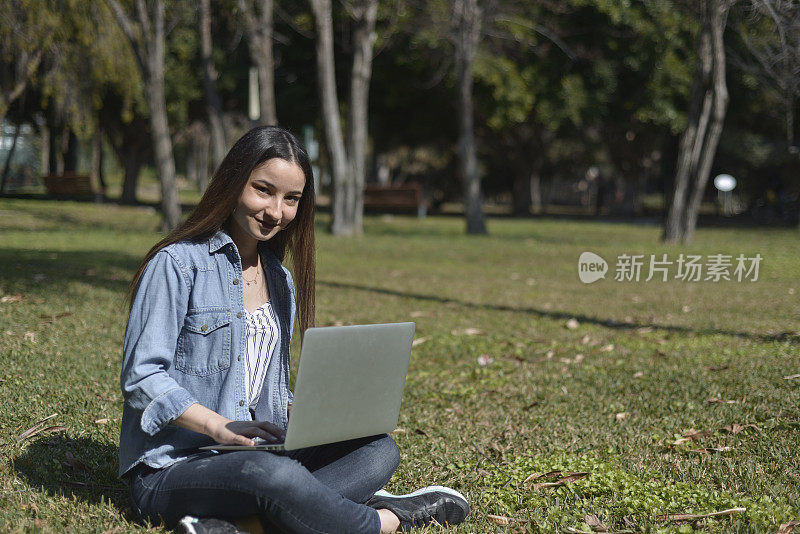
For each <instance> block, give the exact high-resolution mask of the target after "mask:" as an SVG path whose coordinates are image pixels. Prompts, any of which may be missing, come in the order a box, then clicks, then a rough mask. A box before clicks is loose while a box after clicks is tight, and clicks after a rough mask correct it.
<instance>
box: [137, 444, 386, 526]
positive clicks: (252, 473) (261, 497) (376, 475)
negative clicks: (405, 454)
mask: <svg viewBox="0 0 800 534" xmlns="http://www.w3.org/2000/svg"><path fill="white" fill-rule="evenodd" d="M399 463H400V452H399V451H398V449H397V445H396V444H395V442H394V440H393V439H392V438H391V437H389V436H388V435H386V434H383V435H381V436H373V437H369V438H361V439H356V440H350V441H343V442H340V443H332V444H329V445H321V446H318V447H309V448H307V449H299V450H295V451H288V452H279V453H275V452H268V451H231V452H224V453H221V454H220V453H214V452H210V451H209V452H203V453H199V454H196V455H194V456H191V457H189V458H187V459H186V460H181V461H180V462H178V463H175V464H173V465H170V466H168V467H165V468H163V469H152V468H149V467H147V466H144V467H138V468H137V469H135V471H134V472H133V475H132V476H131V477H130V488H131V497H132V499H133V503H134V506H135V507H136V508H137V509H138V511H139V514H140V515H141V516H142V517H144V518H148V519H150V520H151V521H153V522H155V523H158V522H160V521H163V522H164V523H165V524H166V525H167V526H174V525H175V524H176V523H177V522H178V520H180V518H181V517H183V516H184V515H194V516H197V517H216V518H220V519H230V520H232V519H235V518H237V517H242V516H252V515H257V516H258V517H259V519H260V520H261V524H262V525H263V527H264V531H265V532H281V533H283V532H291V533H294V532H298V533H299V532H303V533H305V532H309V533H323V532H325V533H328V532H330V533H334V532H341V533H348V534H357V533H362V532H363V533H368V534H378V532H379V531H380V519H379V517H378V512H377V511H375V510H373V509H372V508H369V507H368V506H364V505H363V504H361V503H364V502H366V500H367V499H369V498H370V497H371V496H372V495H373V494H374V493H375V492H376V491H378V490H379V489H381V488H382V487H383V486H384V485H385V484H386V483H387V482H388V481H389V479H390V478H391V477H392V474H393V473H394V471H395V469H397V466H398V464H399ZM140 465H143V464H140Z"/></svg>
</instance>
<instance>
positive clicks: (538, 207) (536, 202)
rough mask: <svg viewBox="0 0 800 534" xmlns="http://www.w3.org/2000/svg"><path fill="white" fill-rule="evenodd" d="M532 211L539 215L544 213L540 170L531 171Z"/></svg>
mask: <svg viewBox="0 0 800 534" xmlns="http://www.w3.org/2000/svg"><path fill="white" fill-rule="evenodd" d="M530 183H531V185H530V188H531V211H532V212H533V213H534V214H536V215H539V214H541V213H542V175H541V173H540V172H539V170H538V169H536V170H533V171H531V177H530Z"/></svg>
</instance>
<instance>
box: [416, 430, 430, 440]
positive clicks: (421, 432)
mask: <svg viewBox="0 0 800 534" xmlns="http://www.w3.org/2000/svg"><path fill="white" fill-rule="evenodd" d="M414 434H419V435H420V436H425V437H426V438H427V437H428V433H427V432H425V431H424V430H422V429H420V428H417V429H416V430H414Z"/></svg>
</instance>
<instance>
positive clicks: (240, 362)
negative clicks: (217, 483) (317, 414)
mask: <svg viewBox="0 0 800 534" xmlns="http://www.w3.org/2000/svg"><path fill="white" fill-rule="evenodd" d="M259 253H260V255H261V260H262V264H263V265H264V272H265V274H266V280H267V287H268V289H269V295H270V300H271V303H272V306H273V309H274V310H275V313H276V316H277V318H278V324H279V340H278V343H277V344H276V345H275V350H274V351H273V353H272V355H271V357H270V363H269V366H268V367H267V373H266V376H265V377H264V382H263V384H262V388H261V396H260V398H259V401H258V405H257V406H256V409H255V419H256V420H258V421H270V422H272V423H274V424H276V425H278V426H280V427H282V428H284V429H285V428H286V425H287V423H288V417H287V405H288V403H289V402H290V401H291V398H292V394H291V392H290V391H289V343H290V341H291V335H292V327H293V325H294V318H295V295H294V284H293V282H292V276H291V274H290V273H289V270H288V269H286V268H285V267H284V266H283V265H281V263H280V261H279V260H278V258H277V257H276V256H275V255H274V254H273V253H272V251H270V250H269V248H268V247H266V246H265V244H264V243H259ZM242 280H243V278H242V260H241V257H240V256H239V251H238V249H237V248H236V245H235V244H234V243H233V240H232V239H231V237H230V236H229V235H228V234H227V233H225V232H223V231H219V232H217V233H216V234H214V235H213V236H212V237H211V238H209V239H208V240H205V241H199V242H196V241H181V242H178V243H174V244H172V245H169V246H167V247H164V248H163V249H161V250H160V251H158V253H156V255H155V256H153V258H152V259H151V260H150V261H149V262H148V264H147V266H146V267H145V269H144V272H143V274H142V278H141V281H140V282H139V288H138V290H137V292H136V297H135V298H134V300H133V307H132V308H131V313H130V317H129V319H128V326H127V328H126V330H125V343H124V347H123V359H122V374H121V377H120V381H121V385H122V395H123V397H124V399H125V403H124V406H123V410H122V429H121V433H120V447H119V475H120V476H122V475H124V474H125V473H126V472H127V471H129V470H130V469H131V468H132V467H134V466H135V465H137V464H139V463H142V462H144V463H145V464H147V465H148V466H150V467H154V468H161V467H166V466H168V465H170V464H173V463H175V462H177V461H179V460H181V459H184V458H186V457H188V456H190V455H192V454H195V453H197V452H198V451H197V448H198V447H202V446H205V445H211V444H213V443H214V441H213V440H212V439H211V438H210V437H208V436H206V435H204V434H200V433H197V432H192V431H190V430H186V429H184V428H180V427H178V426H175V425H172V424H170V423H171V422H172V421H173V420H175V419H176V418H178V417H179V416H180V415H181V414H183V412H185V411H186V409H187V408H188V407H189V406H190V405H192V404H193V403H199V404H201V405H203V406H205V407H206V408H209V409H211V410H213V411H215V412H217V413H219V414H220V415H223V416H225V417H227V418H229V419H233V420H241V421H244V420H249V419H250V418H251V417H250V412H249V408H248V404H247V398H246V393H245V391H246V390H245V379H246V377H245V373H246V371H245V335H246V329H247V326H246V322H245V321H246V319H245V309H244V293H243V284H242Z"/></svg>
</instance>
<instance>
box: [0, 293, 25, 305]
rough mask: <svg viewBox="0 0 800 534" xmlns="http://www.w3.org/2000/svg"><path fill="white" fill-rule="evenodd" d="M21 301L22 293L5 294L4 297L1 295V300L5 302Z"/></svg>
mask: <svg viewBox="0 0 800 534" xmlns="http://www.w3.org/2000/svg"><path fill="white" fill-rule="evenodd" d="M20 301H22V295H20V294H16V295H5V296H3V297H0V302H2V303H3V304H5V303H8V302H20Z"/></svg>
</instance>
